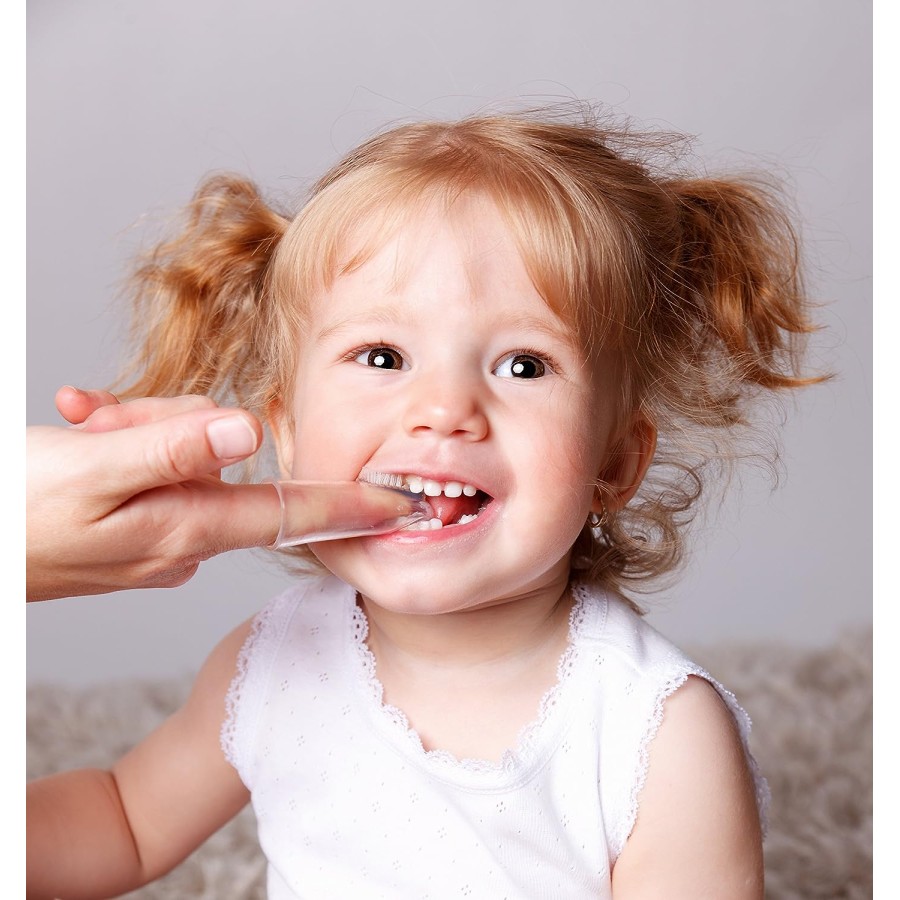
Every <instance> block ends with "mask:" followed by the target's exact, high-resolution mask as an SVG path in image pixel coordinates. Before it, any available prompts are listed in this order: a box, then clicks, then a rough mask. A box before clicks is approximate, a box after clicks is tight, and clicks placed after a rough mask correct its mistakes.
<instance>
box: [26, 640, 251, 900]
mask: <svg viewBox="0 0 900 900" xmlns="http://www.w3.org/2000/svg"><path fill="white" fill-rule="evenodd" d="M249 627H250V625H249V623H245V624H243V625H241V626H240V627H239V628H237V629H236V630H235V631H233V632H232V633H231V634H230V635H228V637H226V638H225V639H224V640H223V641H222V642H221V643H220V644H219V646H218V647H217V648H216V649H215V650H214V651H213V652H212V654H211V655H210V657H209V659H208V660H207V661H206V663H205V664H204V666H203V668H202V669H201V671H200V674H199V675H198V677H197V680H196V682H195V684H194V687H193V690H192V691H191V695H190V697H189V698H188V700H187V702H186V703H185V705H184V706H183V707H182V708H181V709H180V710H178V712H176V713H175V714H174V715H173V716H172V717H171V718H169V719H168V720H167V721H165V722H164V723H163V724H162V725H161V726H160V727H159V728H158V729H157V730H156V731H154V732H153V733H151V734H150V735H149V736H148V737H147V738H146V739H145V740H144V741H142V742H141V743H140V744H138V745H137V746H136V747H135V748H134V749H133V750H131V751H130V752H129V753H127V754H126V755H125V756H124V757H123V758H122V759H121V760H120V761H119V762H118V763H116V764H115V765H114V766H113V767H112V769H111V770H110V771H104V770H100V769H82V770H77V771H74V772H68V773H63V774H60V775H53V776H50V777H48V778H43V779H40V780H38V781H35V782H32V783H31V784H30V785H29V786H28V824H27V856H28V863H27V870H28V876H27V878H28V898H29V900H39V898H52V897H58V896H63V897H65V898H66V900H77V898H89V897H98V898H99V897H110V896H117V895H119V894H122V893H124V892H126V891H129V890H132V889H134V888H136V887H139V886H140V885H142V884H146V883H147V882H149V881H152V880H154V879H155V878H159V877H160V876H161V875H164V874H165V873H166V872H168V871H169V870H170V869H172V868H173V867H174V866H175V865H177V864H178V863H179V862H181V860H183V859H184V858H185V857H186V856H187V855H188V854H189V853H191V852H192V851H193V850H194V849H196V847H198V846H199V845H200V844H201V843H202V842H203V841H204V840H206V838H207V837H209V836H210V835H211V834H212V833H213V832H215V831H216V830H217V829H219V828H220V827H221V826H222V825H224V824H225V823H226V822H227V821H228V820H229V819H231V818H232V817H233V816H235V815H236V814H237V813H238V812H239V811H240V810H241V809H242V808H243V807H244V805H245V804H246V803H247V801H248V799H249V794H248V792H247V789H246V788H245V787H244V785H243V784H242V783H241V781H240V779H239V778H238V775H237V773H236V772H235V771H234V769H233V768H232V767H231V766H230V765H229V764H228V762H227V761H226V760H225V758H224V756H223V753H222V750H221V748H220V745H219V731H220V729H221V727H222V721H223V718H224V715H225V695H226V693H227V691H228V688H229V686H230V684H231V680H232V678H233V676H234V673H235V662H236V659H237V654H238V652H239V651H240V648H241V647H242V646H243V643H244V640H245V638H246V636H247V634H248V632H249Z"/></svg>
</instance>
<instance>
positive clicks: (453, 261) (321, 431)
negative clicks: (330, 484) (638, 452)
mask: <svg viewBox="0 0 900 900" xmlns="http://www.w3.org/2000/svg"><path fill="white" fill-rule="evenodd" d="M308 321H309V327H308V329H307V332H306V335H305V336H304V338H303V343H302V345H301V347H300V362H299V366H298V371H297V377H296V385H295V395H294V397H295V400H294V420H295V427H294V430H293V435H290V436H287V440H284V441H283V445H282V456H283V461H284V463H285V465H286V467H287V468H288V470H289V471H290V472H291V476H292V477H293V478H297V479H306V480H356V479H358V478H360V476H361V475H362V474H363V473H364V472H370V473H391V474H399V475H402V476H404V477H408V478H409V479H410V481H412V482H413V483H412V487H413V488H414V489H421V486H422V485H421V484H420V482H424V487H425V489H426V493H430V494H434V493H435V492H436V491H440V496H432V497H430V498H429V499H430V501H431V503H432V506H433V507H434V508H435V511H436V513H437V516H438V518H440V519H441V521H442V526H443V527H441V528H439V529H434V530H417V531H401V532H396V533H394V534H390V535H383V536H378V537H366V538H357V539H350V540H342V541H331V542H327V543H321V544H314V545H313V549H314V551H315V553H316V555H317V556H318V558H319V559H320V560H321V562H322V563H324V565H325V566H327V567H328V568H329V569H330V570H331V571H332V572H334V573H335V574H336V575H338V576H339V577H341V578H342V579H344V580H345V581H347V582H348V583H349V584H351V585H353V586H354V587H356V588H357V589H358V590H359V591H360V592H361V593H362V594H363V595H364V596H365V597H366V598H367V599H368V600H370V601H372V602H374V603H377V604H378V605H379V606H382V607H384V608H388V609H392V610H394V611H397V612H414V613H440V612H450V611H455V610H460V609H468V608H474V607H478V606H484V605H487V604H493V603H497V602H502V601H506V600H511V599H514V598H516V597H520V596H522V595H523V594H526V593H533V592H543V591H548V592H549V591H553V590H556V591H559V590H561V588H562V587H564V586H565V583H566V580H567V579H568V573H569V557H570V551H571V547H572V544H573V543H574V541H575V539H576V537H577V536H578V534H579V532H580V531H581V529H582V527H583V526H584V524H585V520H586V518H587V516H588V514H589V512H590V511H591V501H592V496H593V486H594V484H595V481H596V479H597V478H598V476H600V475H602V473H603V469H604V466H605V465H606V462H607V459H608V456H609V451H610V450H611V449H612V446H611V445H612V440H613V437H614V435H613V431H614V427H615V421H614V419H615V416H614V408H615V402H614V400H615V397H616V395H617V385H616V383H615V381H614V379H613V377H612V372H613V367H612V365H611V364H604V363H603V362H602V361H601V362H600V363H595V364H589V363H588V362H586V361H585V360H584V358H583V355H582V353H581V352H580V351H579V350H578V349H577V346H576V343H575V342H574V341H573V340H572V339H571V336H570V331H569V329H568V328H567V326H566V325H565V324H564V323H563V322H562V321H561V320H560V319H559V318H558V317H557V316H556V315H555V314H554V313H553V312H552V310H551V309H550V308H549V307H548V306H547V305H546V304H545V303H544V301H543V300H542V299H541V297H540V295H539V294H538V293H537V292H536V290H535V288H534V286H533V285H532V283H531V280H530V279H529V277H528V274H527V272H526V269H525V265H524V263H523V261H522V259H521V257H520V255H519V252H518V250H517V248H516V245H515V242H514V240H513V237H512V235H511V234H510V232H509V230H508V228H507V227H506V225H505V224H504V222H503V220H502V218H501V216H500V213H499V212H498V210H497V209H496V208H495V207H494V206H493V205H492V204H491V203H490V202H488V201H485V200H482V199H478V198H467V199H462V200H460V201H458V202H457V204H456V205H455V206H454V208H453V213H452V214H451V215H450V216H447V215H445V214H444V215H442V214H441V213H440V211H438V210H437V209H434V208H432V209H431V210H430V211H428V212H426V213H423V214H422V215H421V216H419V217H417V218H415V219H413V220H411V221H409V222H408V223H407V224H406V225H405V226H404V227H402V228H401V229H400V230H399V231H398V232H397V234H396V235H395V236H394V237H392V238H390V239H389V240H387V241H386V242H385V243H384V244H383V245H382V246H381V247H380V249H379V250H378V251H377V252H376V253H374V254H373V255H372V256H371V257H370V258H368V259H367V261H366V262H364V263H363V264H362V265H361V266H360V267H359V268H357V269H356V270H354V271H352V272H350V273H349V274H346V275H342V276H340V277H339V278H337V279H336V281H335V282H334V284H333V286H332V287H331V289H329V290H328V291H326V292H324V293H323V294H322V295H321V296H318V297H316V298H315V299H314V300H313V302H312V305H311V308H310V310H309V319H308ZM414 479H418V481H415V480H414ZM473 489H477V493H476V494H475V495H474V496H472V497H470V496H468V494H471V493H472V490H473ZM557 596H558V594H557Z"/></svg>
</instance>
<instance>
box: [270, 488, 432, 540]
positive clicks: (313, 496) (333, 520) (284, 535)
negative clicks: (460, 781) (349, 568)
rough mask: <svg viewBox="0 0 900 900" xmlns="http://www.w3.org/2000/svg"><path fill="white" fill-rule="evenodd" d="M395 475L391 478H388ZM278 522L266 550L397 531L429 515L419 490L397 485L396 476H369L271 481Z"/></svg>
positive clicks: (429, 509) (429, 512) (429, 516)
mask: <svg viewBox="0 0 900 900" xmlns="http://www.w3.org/2000/svg"><path fill="white" fill-rule="evenodd" d="M394 479H395V480H394ZM272 484H273V485H274V487H275V490H276V491H277V492H278V498H279V500H280V502H281V527H280V529H279V531H278V537H276V538H275V543H274V544H273V545H272V546H271V549H272V550H280V549H282V548H283V547H294V546H296V545H298V544H309V543H312V542H314V541H331V540H336V539H339V538H349V537H363V536H365V535H375V534H387V533H388V532H391V531H399V530H400V529H401V528H404V527H406V526H407V525H412V524H413V523H414V522H419V521H421V520H422V519H427V518H431V516H432V515H433V513H432V510H431V507H430V506H429V505H428V503H427V501H426V500H424V498H423V496H422V494H414V493H411V492H410V491H406V490H403V489H402V487H400V485H401V484H402V482H401V481H400V479H399V477H397V476H384V477H381V476H379V480H378V481H377V482H376V483H372V482H370V481H346V482H341V481H337V482H324V481H273V482H272Z"/></svg>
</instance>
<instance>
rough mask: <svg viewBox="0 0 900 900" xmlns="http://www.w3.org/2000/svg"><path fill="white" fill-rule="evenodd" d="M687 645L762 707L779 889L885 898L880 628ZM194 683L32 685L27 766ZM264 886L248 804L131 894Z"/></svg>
mask: <svg viewBox="0 0 900 900" xmlns="http://www.w3.org/2000/svg"><path fill="white" fill-rule="evenodd" d="M688 649H692V652H693V657H694V659H695V660H696V661H697V662H699V663H701V664H703V665H705V666H706V667H707V668H708V669H709V671H710V672H712V674H713V675H714V676H715V677H717V678H718V679H720V680H721V681H722V682H723V683H725V684H726V685H728V687H729V688H730V689H731V690H732V691H734V693H735V694H736V695H737V697H738V699H739V701H740V702H741V703H742V705H743V706H744V707H745V708H746V709H747V711H748V712H749V713H750V715H751V717H752V718H753V723H754V729H753V750H754V753H755V755H756V758H757V760H758V761H759V764H760V766H761V768H762V770H763V772H764V773H765V775H766V776H767V777H768V779H769V784H770V787H771V789H772V809H771V817H770V819H771V820H770V824H769V835H768V838H767V840H766V884H767V890H766V896H767V897H768V898H771V900H816V898H823V900H824V898H830V900H837V898H847V900H863V898H870V897H872V635H871V632H870V633H868V634H853V635H848V636H847V637H845V638H844V639H843V640H842V641H840V642H839V643H838V644H837V645H835V646H834V647H831V648H828V649H827V650H815V651H811V650H798V649H796V648H792V647H788V646H775V645H766V646H749V645H731V646H727V647H718V648H716V649H715V650H714V651H708V650H704V649H703V648H699V649H698V648H688ZM188 686H189V685H188V682H187V681H170V682H165V683H163V682H151V683H134V682H132V683H121V684H111V685H108V686H104V687H102V688H95V689H92V690H71V689H67V688H62V687H57V686H52V685H46V686H40V687H32V688H29V690H28V722H27V737H28V751H27V753H28V757H27V758H28V777H29V778H35V777H37V776H40V775H45V774H49V773H51V772H55V771H59V770H61V769H68V768H74V767H77V766H103V765H107V764H109V763H110V762H112V761H113V760H114V759H115V758H116V757H117V756H119V755H120V754H121V753H123V752H124V751H125V750H126V749H128V747H129V746H131V744H132V743H134V742H135V741H136V740H137V739H139V738H140V737H141V736H142V735H144V734H146V733H147V732H148V731H150V730H151V729H152V728H153V727H155V726H156V725H157V724H158V723H159V721H160V720H161V719H163V718H164V717H165V716H166V715H167V714H168V713H169V712H171V711H172V710H173V709H175V707H176V706H177V705H178V703H179V702H180V701H181V700H182V699H183V698H184V696H185V694H186V692H187V689H188ZM264 884H265V864H264V861H263V859H262V857H261V855H260V851H259V847H258V846H257V844H256V838H255V825H254V820H253V814H252V812H251V811H250V809H249V808H248V809H246V810H245V811H244V812H243V813H241V815H239V816H238V817H237V818H236V819H235V820H234V821H232V822H231V823H230V824H229V825H228V826H227V827H226V828H224V829H223V830H222V831H220V832H219V833H218V834H216V835H215V836H214V837H213V838H211V839H210V840H209V841H208V842H207V843H206V844H205V845H204V846H203V847H201V848H200V849H199V850H198V851H197V852H196V853H194V854H193V855H192V856H191V857H190V858H189V859H187V860H186V861H185V862H184V863H183V864H182V865H181V866H179V867H178V868H177V869H175V870H174V871H173V872H171V873H170V874H169V875H168V876H166V877H165V878H163V879H161V880H160V881H158V882H156V883H155V884H153V885H149V886H148V887H146V888H143V889H142V890H140V891H135V892H134V893H131V894H128V895H127V896H128V897H129V898H134V900H138V898H140V900H151V898H153V900H163V898H165V900H176V898H177V900H187V898H200V900H231V898H236V900H243V898H248V900H256V898H260V900H262V898H264V897H265V890H264ZM398 900H402V898H398ZM411 900H414V898H411ZM487 900H490V898H487ZM536 900H540V898H536Z"/></svg>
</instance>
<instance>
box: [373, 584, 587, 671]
mask: <svg viewBox="0 0 900 900" xmlns="http://www.w3.org/2000/svg"><path fill="white" fill-rule="evenodd" d="M357 602H358V603H359V604H360V606H361V608H362V609H363V611H364V612H365V614H366V617H367V619H368V622H369V635H368V645H369V649H370V650H371V651H372V652H373V653H374V654H375V657H376V659H378V660H379V661H387V660H388V659H390V660H391V662H392V664H393V665H401V666H404V667H406V666H409V667H416V668H418V667H421V666H427V667H429V668H435V669H441V668H446V669H470V670H471V669H473V668H482V667H487V668H490V667H493V666H500V667H503V666H504V665H505V664H509V663H515V661H516V660H528V659H531V658H533V657H534V654H535V653H536V652H537V653H540V651H546V650H547V649H548V648H549V647H553V646H557V645H559V646H561V647H563V648H564V646H565V642H566V640H567V639H568V631H569V628H568V623H569V614H570V612H571V609H572V603H573V600H572V594H571V591H570V590H569V585H568V579H567V578H566V579H564V580H558V581H555V582H553V583H551V584H549V585H546V586H543V587H541V589H539V590H536V591H533V592H529V593H527V594H524V595H522V596H520V597H516V598H510V599H507V600H504V601H501V602H498V603H495V604H492V605H489V606H481V607H478V608H477V609H468V610H461V611H459V612H452V613H444V614H441V615H434V616H427V615H409V614H404V613H397V612H393V611H391V610H386V609H384V608H382V607H379V606H378V605H377V604H375V603H372V602H371V601H370V600H368V599H367V598H365V597H362V596H360V597H359V599H358V601H357Z"/></svg>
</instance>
